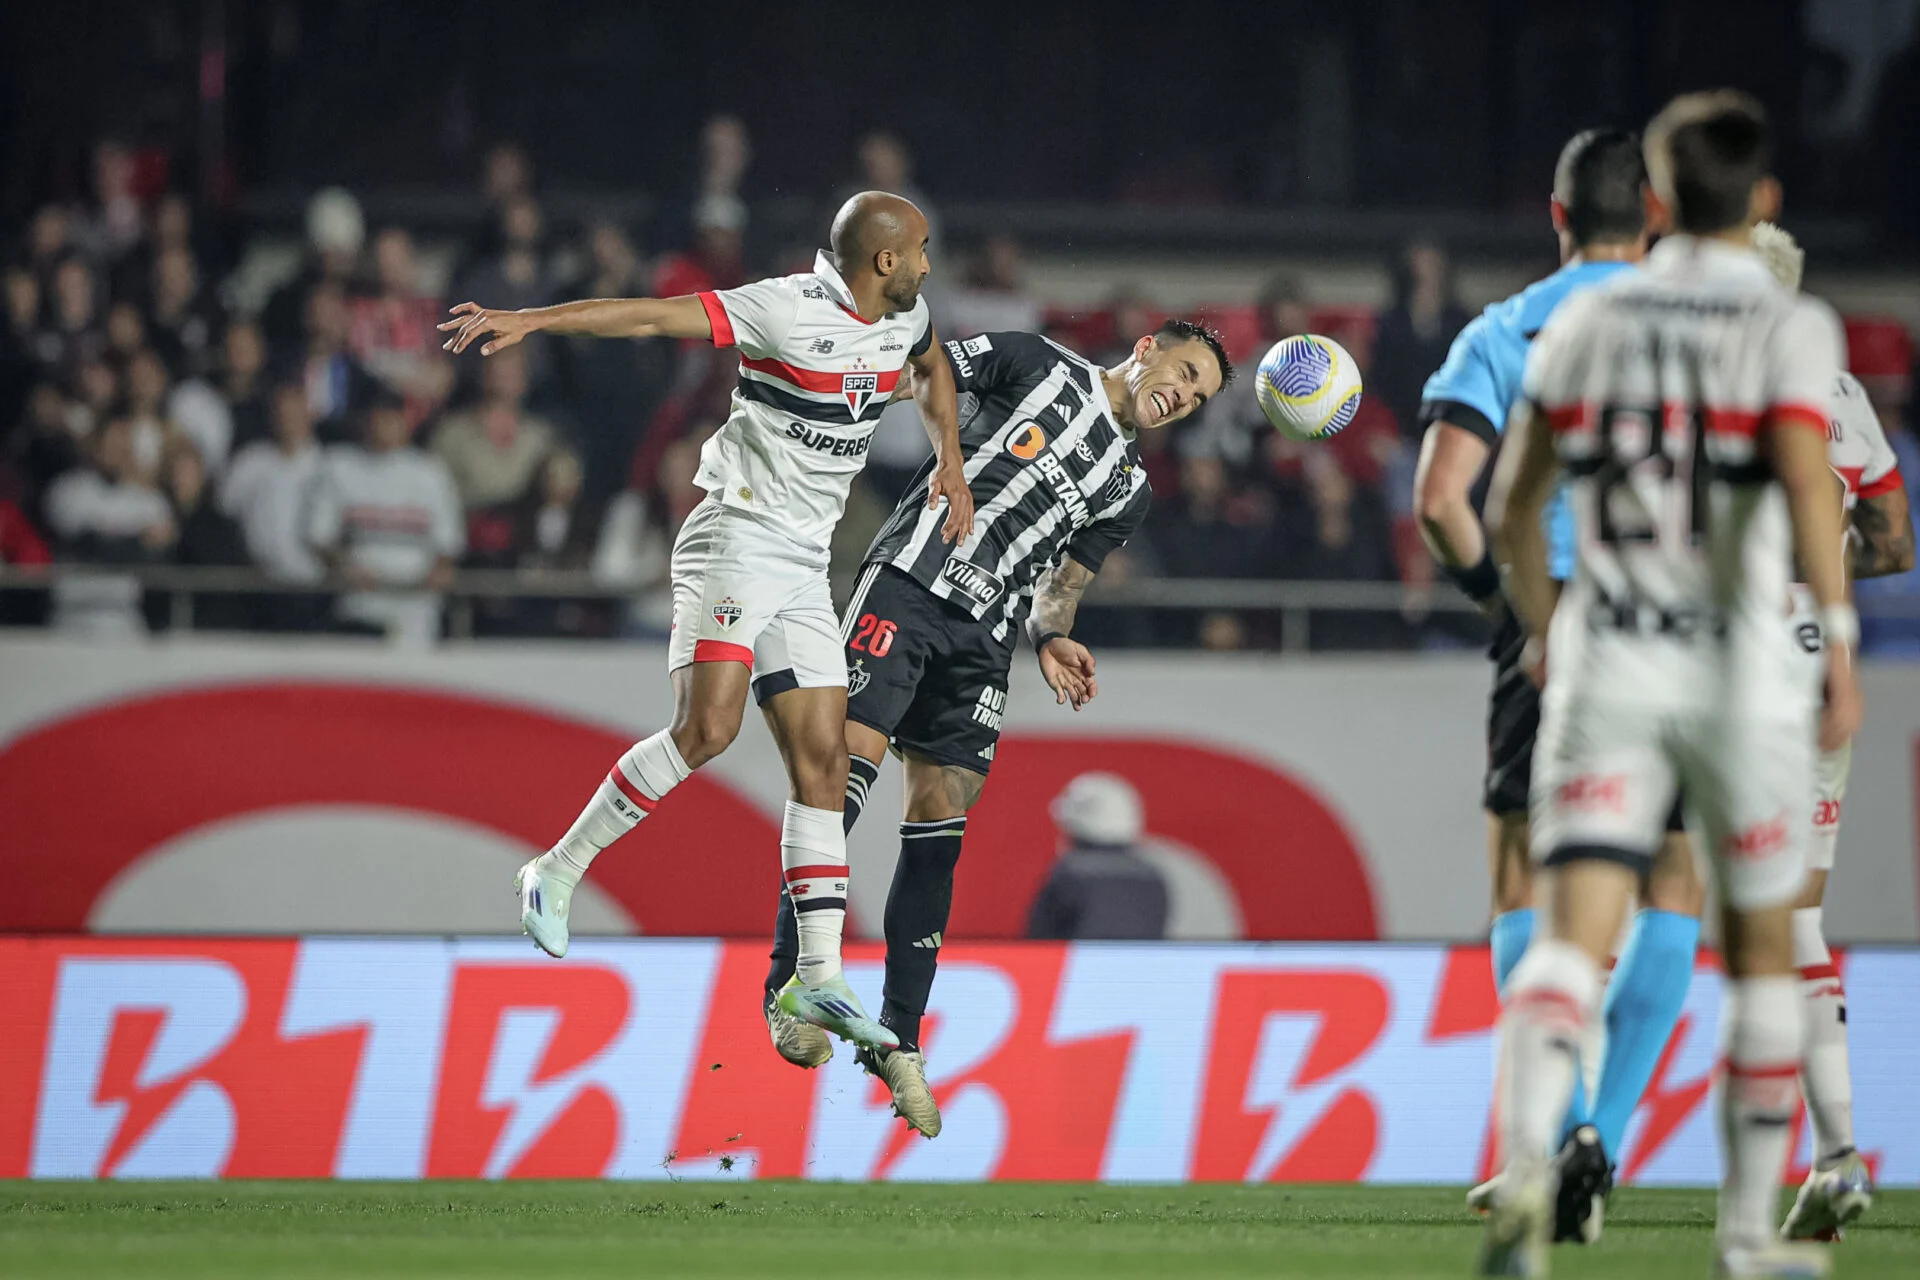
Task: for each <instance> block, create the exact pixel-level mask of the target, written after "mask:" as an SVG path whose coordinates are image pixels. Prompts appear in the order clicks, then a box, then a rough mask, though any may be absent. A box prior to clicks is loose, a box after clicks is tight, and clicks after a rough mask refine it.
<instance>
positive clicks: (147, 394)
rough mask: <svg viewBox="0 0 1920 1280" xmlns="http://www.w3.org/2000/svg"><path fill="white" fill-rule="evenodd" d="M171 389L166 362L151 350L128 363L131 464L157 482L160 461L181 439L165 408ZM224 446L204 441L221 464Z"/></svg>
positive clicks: (127, 398)
mask: <svg viewBox="0 0 1920 1280" xmlns="http://www.w3.org/2000/svg"><path fill="white" fill-rule="evenodd" d="M172 389H173V379H172V378H171V377H170V376H169V375H168V373H167V366H166V362H165V361H163V360H161V359H160V357H159V356H157V355H155V354H154V353H153V352H152V351H151V350H148V351H142V352H140V353H139V354H138V355H136V356H134V357H133V359H131V360H129V361H127V375H126V416H127V419H128V420H129V421H130V422H131V423H132V424H133V456H134V462H135V465H136V466H138V467H139V468H140V471H141V473H142V474H143V475H145V476H147V477H148V478H149V479H152V480H155V481H156V482H157V481H158V479H159V476H160V459H161V458H162V457H163V456H164V455H165V454H166V451H167V449H168V447H169V446H171V445H172V444H173V442H174V441H175V440H176V439H179V438H180V437H181V435H182V431H181V427H180V424H179V423H177V422H175V421H174V420H173V414H172V413H171V411H170V410H169V408H168V405H167V398H168V393H169V392H170V391H172ZM227 443H228V442H227V441H226V440H225V439H218V440H209V441H206V442H205V445H206V448H207V451H208V452H214V451H215V450H216V449H217V450H218V452H219V454H220V456H221V458H222V460H223V461H224V460H225V457H226V447H227Z"/></svg>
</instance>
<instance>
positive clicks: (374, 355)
mask: <svg viewBox="0 0 1920 1280" xmlns="http://www.w3.org/2000/svg"><path fill="white" fill-rule="evenodd" d="M373 277H374V280H373V283H374V288H373V292H372V293H371V294H369V295H367V296H365V297H358V298H355V299H353V300H352V302H351V303H350V304H349V310H350V313H351V319H350V322H349V327H348V335H349V336H348V341H347V345H348V346H349V347H351V348H352V350H353V355H354V358H355V359H356V360H358V361H359V362H360V365H361V367H362V368H364V369H365V370H366V371H367V372H368V373H370V374H372V375H373V376H374V377H375V378H377V379H378V380H379V381H380V383H381V384H382V385H383V386H385V387H386V388H387V389H388V390H389V391H394V392H397V393H398V394H399V395H401V396H403V397H405V398H406V399H407V400H408V401H409V402H413V404H412V407H413V408H414V410H415V412H416V414H423V413H424V412H425V411H426V409H427V408H428V407H430V406H431V404H432V403H433V402H434V401H436V400H437V399H438V394H439V393H440V391H441V390H442V385H443V383H442V378H441V371H442V368H443V365H442V362H441V359H440V355H441V351H440V340H439V337H438V336H437V335H436V334H435V332H434V326H435V325H437V324H439V323H440V308H441V305H442V304H441V301H440V299H439V298H437V297H434V296H432V295H430V294H428V293H426V292H425V291H424V290H423V289H422V287H421V279H420V264H419V260H418V258H417V257H416V255H415V252H414V244H413V236H412V235H411V234H409V233H408V232H407V231H406V230H405V229H404V228H401V227H388V228H386V229H385V230H383V231H381V232H380V234H378V235H376V236H375V237H374V238H373Z"/></svg>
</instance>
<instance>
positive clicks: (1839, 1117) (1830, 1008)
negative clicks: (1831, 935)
mask: <svg viewBox="0 0 1920 1280" xmlns="http://www.w3.org/2000/svg"><path fill="white" fill-rule="evenodd" d="M1793 963H1794V967H1795V968H1797V969H1799V970H1800V1000H1801V1003H1802V1004H1803V1005H1804V1006H1805V1009H1806V1017H1807V1042H1806V1049H1805V1051H1804V1053H1803V1054H1802V1055H1801V1059H1800V1086H1801V1088H1802V1089H1804V1090H1805V1091H1806V1095H1807V1118H1808V1119H1809V1120H1810V1121H1812V1122H1813V1158H1814V1163H1815V1164H1821V1163H1827V1164H1831V1163H1832V1162H1833V1161H1834V1160H1835V1159H1836V1158H1838V1157H1839V1156H1842V1155H1845V1154H1846V1153H1847V1152H1849V1151H1851V1150H1852V1149H1853V1071H1852V1069H1851V1066H1850V1063H1849V1061H1848V1055H1847V993H1846V991H1845V990H1844V989H1842V987H1841V985H1840V970H1839V969H1838V968H1836V967H1835V966H1834V963H1833V955H1832V954H1831V953H1830V952H1829V951H1828V950H1827V940H1826V937H1825V934H1824V931H1823V930H1822V928H1821V916H1820V908H1819V907H1801V908H1800V909H1799V910H1797V911H1795V912H1794V913H1793Z"/></svg>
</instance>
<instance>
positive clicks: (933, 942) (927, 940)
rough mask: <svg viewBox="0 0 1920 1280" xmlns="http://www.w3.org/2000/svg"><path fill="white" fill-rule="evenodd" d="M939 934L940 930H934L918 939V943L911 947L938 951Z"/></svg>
mask: <svg viewBox="0 0 1920 1280" xmlns="http://www.w3.org/2000/svg"><path fill="white" fill-rule="evenodd" d="M940 934H941V930H939V929H936V930H934V931H933V932H932V933H930V934H928V935H927V936H926V937H924V938H922V939H920V941H918V942H916V943H914V944H913V945H914V946H916V947H923V948H925V949H926V950H928V951H938V950H939V949H940Z"/></svg>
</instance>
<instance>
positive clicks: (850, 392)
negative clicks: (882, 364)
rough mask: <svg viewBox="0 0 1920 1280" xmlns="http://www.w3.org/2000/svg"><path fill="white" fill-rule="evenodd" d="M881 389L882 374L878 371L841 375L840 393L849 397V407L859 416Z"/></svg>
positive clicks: (854, 414) (855, 415)
mask: <svg viewBox="0 0 1920 1280" xmlns="http://www.w3.org/2000/svg"><path fill="white" fill-rule="evenodd" d="M879 390H880V375H879V374H877V373H843V374H841V375H840V394H841V395H843V396H845V397H846V398H847V407H848V408H849V409H851V410H853V416H854V417H856V418H858V417H859V416H860V411H861V410H863V409H865V408H866V407H867V402H868V401H869V400H872V399H873V397H874V396H875V394H877V393H878V392H879Z"/></svg>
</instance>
